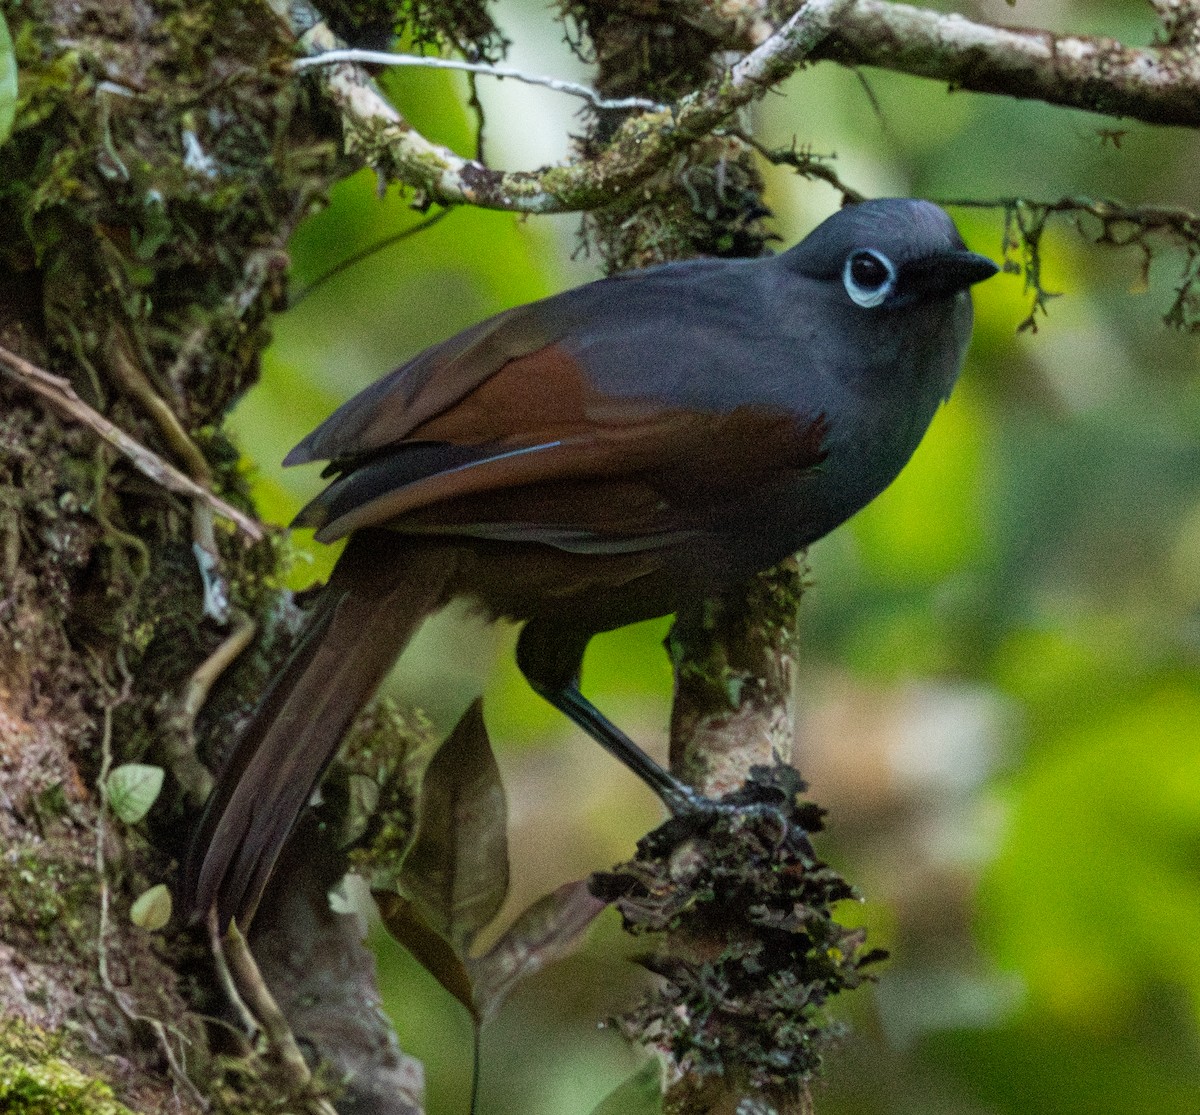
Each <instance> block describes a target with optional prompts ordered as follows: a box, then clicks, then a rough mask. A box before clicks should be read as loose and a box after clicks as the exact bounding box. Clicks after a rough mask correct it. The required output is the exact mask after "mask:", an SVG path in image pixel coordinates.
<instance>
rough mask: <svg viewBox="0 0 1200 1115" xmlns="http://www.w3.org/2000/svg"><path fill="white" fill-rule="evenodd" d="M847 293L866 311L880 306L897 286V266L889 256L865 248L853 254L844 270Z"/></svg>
mask: <svg viewBox="0 0 1200 1115" xmlns="http://www.w3.org/2000/svg"><path fill="white" fill-rule="evenodd" d="M842 282H843V283H845V285H846V293H847V294H848V295H850V297H851V299H852V300H853V301H854V302H855V303H856V304H857V305H859V306H862V307H863V308H864V309H870V308H871V307H872V306H878V305H879V304H880V303H881V302H882V301H883V300H884V299H885V298H887V296H888V295H889V294H891V293H892V291H893V290H894V289H895V286H896V265H895V264H894V263H892V261H891V260H890V259H888V257H887V256H885V255H881V254H880V253H879V252H873V251H871V250H870V249H869V248H863V249H861V250H860V251H857V252H851V253H850V256H849V258H848V259H847V260H846V266H845V268H844V269H843V270H842Z"/></svg>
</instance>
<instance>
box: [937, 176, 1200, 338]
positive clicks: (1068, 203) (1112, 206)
mask: <svg viewBox="0 0 1200 1115" xmlns="http://www.w3.org/2000/svg"><path fill="white" fill-rule="evenodd" d="M939 203H940V204H941V205H944V206H946V207H947V208H964V209H968V208H969V209H1000V210H1002V211H1003V212H1004V221H1005V224H1004V243H1003V246H1002V250H1003V252H1004V254H1005V256H1007V255H1008V253H1009V251H1010V250H1012V249H1018V250H1019V251H1020V252H1021V255H1022V259H1021V263H1020V265H1019V266H1018V265H1017V264H1015V263H1013V264H1010V265H1008V268H1007V269H1009V270H1012V271H1016V270H1021V271H1023V272H1024V275H1025V287H1026V290H1028V291H1032V292H1033V305H1032V306H1031V308H1030V311H1029V316H1028V317H1026V318H1025V320H1024V321H1022V322H1021V324H1020V325H1019V326H1018V327H1017V328H1018V330H1019V331H1024V330H1030V331H1031V332H1036V331H1037V315H1038V314H1042V315H1044V314H1045V313H1046V304H1047V302H1048V300H1049V299H1051V298H1053V297H1055V294H1054V293H1053V292H1051V291H1048V290H1046V289H1045V288H1044V287H1043V286H1042V281H1041V237H1042V233H1043V231H1044V230H1045V227H1046V222H1047V221H1048V220H1049V219H1050V218H1051V217H1054V216H1064V217H1068V218H1073V219H1074V224H1075V227H1076V230H1077V231H1078V232H1079V234H1080V235H1081V236H1082V237H1084V239H1086V240H1089V241H1090V242H1091V243H1093V244H1103V245H1108V246H1109V247H1114V248H1137V249H1139V250H1140V251H1141V253H1142V285H1143V286H1146V285H1148V284H1149V277H1150V276H1149V272H1150V261H1151V259H1152V258H1153V255H1154V252H1155V250H1156V248H1157V247H1158V246H1159V245H1161V244H1162V243H1164V242H1165V243H1167V244H1169V245H1171V246H1173V247H1176V248H1181V249H1182V250H1183V251H1184V253H1185V259H1184V264H1183V268H1182V271H1181V273H1180V277H1179V282H1178V285H1177V286H1176V287H1175V298H1174V300H1173V301H1172V303H1171V306H1170V308H1169V309H1168V310H1167V312H1166V313H1165V314H1164V315H1163V320H1164V321H1165V322H1166V324H1167V325H1170V326H1172V327H1173V328H1176V329H1185V330H1188V331H1189V332H1196V331H1197V330H1200V213H1196V212H1194V211H1192V210H1190V209H1185V208H1182V207H1180V206H1172V205H1127V204H1125V203H1124V202H1121V201H1115V200H1112V199H1111V198H1090V197H1063V198H1059V199H1058V200H1057V201H1034V200H1030V199H1029V198H1023V197H1002V198H991V199H986V200H985V199H976V198H957V199H943V200H940V202H939Z"/></svg>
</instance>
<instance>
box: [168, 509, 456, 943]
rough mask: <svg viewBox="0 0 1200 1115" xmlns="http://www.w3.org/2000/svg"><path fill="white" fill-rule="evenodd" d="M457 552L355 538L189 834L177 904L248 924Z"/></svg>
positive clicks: (377, 536) (377, 537)
mask: <svg viewBox="0 0 1200 1115" xmlns="http://www.w3.org/2000/svg"><path fill="white" fill-rule="evenodd" d="M454 565H455V555H454V553H453V551H452V550H447V549H446V548H443V547H434V546H426V545H422V544H420V543H413V542H412V541H411V540H406V539H402V538H399V537H398V536H396V535H394V534H389V533H387V532H362V533H360V534H358V535H355V536H354V537H352V538H351V540H350V542H349V544H348V545H347V547H346V549H345V551H344V552H343V554H342V556H341V558H340V559H339V560H338V564H337V566H336V568H335V569H334V571H333V575H332V577H331V578H330V581H329V584H328V586H327V587H326V588H325V589H324V590H323V591H322V593H321V597H320V599H319V600H318V602H317V604H316V605H315V607H314V609H313V613H312V615H311V617H310V618H309V620H308V622H307V625H306V627H305V630H304V633H303V635H302V636H301V638H300V641H299V643H298V644H297V646H296V648H295V650H294V651H293V652H292V656H291V658H290V659H289V660H288V662H287V665H286V666H285V667H284V668H283V670H282V671H281V672H280V673H279V674H278V676H277V677H276V678H275V680H274V682H273V683H272V685H271V687H270V689H269V690H268V691H267V693H266V695H265V696H264V697H263V699H262V701H261V702H260V704H259V706H258V708H257V709H256V710H255V713H254V718H253V719H252V721H251V722H250V725H249V727H248V728H247V729H246V731H245V733H244V735H243V736H242V738H241V739H240V740H239V741H238V744H237V746H236V748H235V749H234V751H233V753H232V754H231V755H230V757H229V759H228V760H227V762H226V764H225V767H224V769H223V770H222V772H221V774H220V776H219V778H218V780H217V785H216V787H215V789H214V790H213V792H212V795H211V796H210V797H209V800H208V803H207V805H206V807H205V811H204V816H203V818H202V819H201V822H200V826H199V828H198V830H197V832H196V834H195V836H194V837H193V839H192V844H191V847H190V849H189V852H188V857H187V863H186V865H185V868H184V875H183V896H182V903H183V905H184V907H185V909H186V910H187V912H188V913H189V914H190V916H191V917H192V918H193V919H200V918H204V917H206V916H207V914H208V911H209V910H210V909H211V908H212V907H213V906H214V905H215V906H216V909H217V916H218V919H219V924H220V927H221V929H222V930H224V929H225V927H226V926H227V925H228V924H229V921H230V919H231V918H236V919H237V920H238V923H239V925H240V926H241V927H243V928H245V927H246V926H247V925H248V924H249V922H250V919H251V918H253V916H254V911H255V909H256V907H257V906H258V901H259V898H260V897H261V896H262V892H263V889H264V887H265V886H266V884H267V880H268V879H269V877H270V875H271V871H272V869H273V868H274V866H275V861H276V859H277V858H278V856H279V853H280V851H281V849H282V848H283V845H284V843H285V842H286V840H287V838H288V834H289V833H290V832H291V829H292V826H293V825H294V823H295V821H296V818H297V817H298V816H299V814H300V811H301V810H302V809H303V808H304V804H305V802H307V801H308V798H309V796H310V795H311V794H312V792H313V789H314V788H315V787H316V784H317V782H318V781H319V780H320V778H321V775H322V774H323V773H324V771H325V768H326V767H327V766H328V765H329V762H330V760H331V759H332V758H333V756H334V754H335V753H336V751H337V748H338V745H339V743H340V742H341V740H342V736H343V735H344V734H345V733H346V731H347V729H348V728H349V727H350V724H351V723H352V722H353V720H354V718H355V717H356V716H357V715H358V713H359V712H360V711H361V709H362V707H363V706H364V705H365V704H366V703H367V701H369V700H370V699H371V695H372V694H373V693H374V692H375V690H376V689H377V688H378V686H379V684H380V682H382V681H383V679H384V677H385V676H386V675H387V673H388V671H389V670H390V669H391V666H392V664H393V663H394V662H395V660H396V658H397V657H398V656H399V654H400V652H401V651H402V650H403V649H404V647H405V646H406V645H407V643H408V641H409V640H410V639H411V638H412V636H413V635H414V634H415V633H416V630H417V628H418V627H420V625H421V623H422V622H423V621H424V620H425V618H426V617H427V616H428V615H429V614H430V613H431V612H433V611H436V610H437V609H438V608H439V607H441V605H442V604H443V603H444V602H445V598H446V595H447V589H448V586H449V584H450V581H451V579H452V577H453V572H454Z"/></svg>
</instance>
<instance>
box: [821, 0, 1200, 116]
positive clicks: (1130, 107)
mask: <svg viewBox="0 0 1200 1115" xmlns="http://www.w3.org/2000/svg"><path fill="white" fill-rule="evenodd" d="M1193 18H1194V15H1193ZM813 58H814V59H830V60H831V61H834V62H840V63H842V64H843V65H848V66H879V67H880V68H882V69H887V70H898V71H900V72H901V73H906V74H913V75H915V76H917V77H928V78H934V79H935V80H937V81H945V82H948V83H949V84H950V85H951V86H952V87H954V88H956V89H969V90H971V91H973V92H976V93H1001V94H1005V95H1007V96H1010V97H1020V98H1021V99H1023V100H1037V101H1045V102H1046V103H1048V104H1053V105H1062V106H1065V107H1069V108H1082V109H1086V110H1087V111H1089V112H1098V113H1101V114H1103V115H1105V116H1128V117H1131V118H1133V119H1135V120H1141V121H1144V122H1145V123H1147V124H1178V125H1182V126H1184V127H1193V128H1194V127H1197V126H1200V56H1197V54H1196V52H1195V51H1192V50H1187V49H1180V48H1179V47H1177V46H1175V45H1173V44H1170V43H1168V45H1166V46H1162V47H1131V46H1126V45H1124V44H1123V43H1120V42H1118V41H1117V40H1115V39H1108V38H1100V37H1095V38H1092V37H1085V36H1078V35H1054V34H1051V33H1050V32H1049V31H1039V30H1029V29H1024V28H1007V27H996V26H993V25H991V24H987V23H976V22H974V21H972V20H969V19H965V18H964V17H963V16H960V15H953V14H951V15H944V14H942V13H940V12H932V11H926V10H925V9H923V8H914V7H910V6H909V5H907V4H892V3H888V2H886V0H855V2H854V3H853V4H852V5H850V7H848V8H847V9H846V10H845V12H843V13H842V14H841V16H840V17H839V18H838V20H837V22H836V24H835V27H834V31H833V33H832V34H831V35H830V36H829V37H828V38H827V39H826V40H825V41H824V42H822V43H820V44H818V46H817V48H816V49H815V50H814V51H813Z"/></svg>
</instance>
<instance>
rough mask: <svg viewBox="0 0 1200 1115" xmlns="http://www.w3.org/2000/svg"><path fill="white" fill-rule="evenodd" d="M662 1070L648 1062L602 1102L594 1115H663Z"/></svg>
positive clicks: (653, 1062) (593, 1112)
mask: <svg viewBox="0 0 1200 1115" xmlns="http://www.w3.org/2000/svg"><path fill="white" fill-rule="evenodd" d="M662 1109H663V1105H662V1069H661V1068H660V1067H659V1064H658V1062H657V1061H647V1062H646V1063H645V1064H644V1065H643V1066H642V1067H641V1068H640V1069H638V1070H637V1072H635V1073H634V1074H633V1075H632V1076H631V1077H630V1078H629V1079H628V1080H626V1081H625V1083H624V1084H620V1085H618V1086H617V1087H616V1088H614V1089H613V1090H612V1091H611V1092H609V1093H608V1095H607V1096H605V1097H604V1099H602V1100H601V1101H600V1105H599V1106H598V1107H596V1108H595V1109H594V1110H593V1111H592V1115H662Z"/></svg>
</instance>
